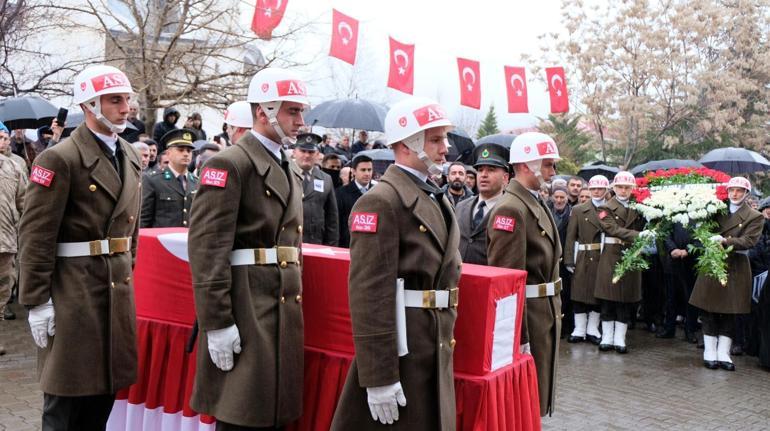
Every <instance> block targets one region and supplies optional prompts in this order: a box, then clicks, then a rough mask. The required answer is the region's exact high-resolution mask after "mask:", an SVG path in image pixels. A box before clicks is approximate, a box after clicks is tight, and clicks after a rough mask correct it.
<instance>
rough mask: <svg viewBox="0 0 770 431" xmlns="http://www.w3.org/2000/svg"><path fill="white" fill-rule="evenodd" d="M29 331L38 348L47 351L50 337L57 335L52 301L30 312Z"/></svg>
mask: <svg viewBox="0 0 770 431" xmlns="http://www.w3.org/2000/svg"><path fill="white" fill-rule="evenodd" d="M27 321H29V329H30V331H31V332H32V338H33V339H34V340H35V344H37V347H40V348H41V349H45V347H46V346H48V336H49V335H50V336H52V337H53V336H54V334H56V322H55V321H54V311H53V302H52V301H51V299H49V300H48V302H46V303H45V304H40V305H38V306H36V307H33V308H31V309H30V310H29V317H28V318H27Z"/></svg>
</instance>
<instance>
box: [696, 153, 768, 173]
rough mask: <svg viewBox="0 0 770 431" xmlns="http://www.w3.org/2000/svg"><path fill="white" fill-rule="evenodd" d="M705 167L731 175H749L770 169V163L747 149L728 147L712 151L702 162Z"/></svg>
mask: <svg viewBox="0 0 770 431" xmlns="http://www.w3.org/2000/svg"><path fill="white" fill-rule="evenodd" d="M698 161H699V162H701V163H702V164H703V165H704V166H706V167H709V168H711V169H716V170H718V171H722V172H726V173H728V174H730V175H735V174H748V173H752V172H757V171H766V170H769V169H770V161H768V160H767V159H766V158H765V157H764V156H762V155H761V154H759V153H757V152H755V151H751V150H747V149H746V148H738V147H726V148H717V149H716V150H711V151H709V152H708V153H706V155H704V156H703V157H701V159H700V160H698Z"/></svg>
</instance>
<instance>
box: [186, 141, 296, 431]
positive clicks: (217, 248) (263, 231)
mask: <svg viewBox="0 0 770 431" xmlns="http://www.w3.org/2000/svg"><path fill="white" fill-rule="evenodd" d="M282 157H283V162H282V163H279V162H278V160H277V159H276V158H275V157H274V156H273V155H271V153H269V151H268V150H267V149H266V148H265V147H264V145H263V144H262V143H261V142H259V140H258V139H257V138H256V137H255V136H254V135H253V134H252V133H246V135H244V137H243V138H241V139H240V140H239V141H238V142H237V143H236V144H235V145H234V146H232V147H230V148H227V149H226V150H224V151H222V152H221V153H219V154H217V155H215V156H214V157H212V158H211V159H209V160H208V161H207V162H206V166H205V168H204V169H203V171H202V172H201V177H200V183H199V186H198V192H197V193H196V195H197V196H196V198H195V200H194V201H193V205H192V211H191V219H190V235H189V242H188V250H189V256H190V269H191V271H192V277H193V289H194V292H195V312H196V316H197V317H198V324H199V325H200V328H201V332H200V337H199V340H198V357H197V367H198V368H197V374H196V376H195V383H194V386H193V394H192V399H191V400H190V406H191V407H192V408H193V409H195V410H196V411H199V412H201V413H206V414H210V415H213V416H215V417H217V419H220V420H222V421H224V422H227V423H231V424H235V425H241V426H248V427H272V426H282V425H286V424H288V423H289V422H292V421H293V420H295V419H297V418H298V417H299V416H300V415H301V414H302V382H303V324H302V304H301V302H302V297H301V294H302V273H301V268H300V266H299V265H297V264H293V263H289V264H287V265H248V266H247V265H243V266H231V265H230V252H231V251H232V250H237V249H249V248H272V247H275V246H287V247H300V245H301V241H302V184H301V174H300V173H299V168H297V166H296V165H295V164H294V162H291V161H289V159H288V157H287V155H286V154H283V155H282ZM207 172H208V173H209V175H211V176H210V177H207ZM207 178H211V179H210V180H207ZM210 181H214V184H218V185H211V183H210ZM233 324H235V325H236V326H237V327H238V331H239V333H240V337H241V348H242V351H241V353H240V354H236V355H235V362H234V363H235V365H234V367H233V369H232V370H230V371H228V372H224V371H221V370H220V369H218V368H217V367H216V366H215V365H214V363H213V362H212V361H211V358H210V356H209V352H208V347H207V346H208V344H207V338H206V335H207V332H208V331H209V330H212V329H222V328H227V327H229V326H231V325H233Z"/></svg>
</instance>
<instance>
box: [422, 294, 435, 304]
mask: <svg viewBox="0 0 770 431" xmlns="http://www.w3.org/2000/svg"><path fill="white" fill-rule="evenodd" d="M422 308H436V291H435V290H423V291H422Z"/></svg>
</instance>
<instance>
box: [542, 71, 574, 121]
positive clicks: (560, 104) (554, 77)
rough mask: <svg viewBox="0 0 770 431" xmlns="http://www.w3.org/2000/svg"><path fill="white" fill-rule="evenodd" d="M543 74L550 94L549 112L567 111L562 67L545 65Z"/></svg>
mask: <svg viewBox="0 0 770 431" xmlns="http://www.w3.org/2000/svg"><path fill="white" fill-rule="evenodd" d="M545 76H546V79H547V80H548V93H549V94H550V95H551V112H552V113H561V112H569V98H568V96H567V79H566V78H565V76H564V68H563V67H546V68H545Z"/></svg>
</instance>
